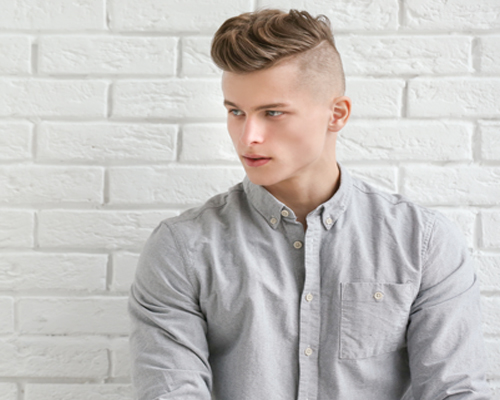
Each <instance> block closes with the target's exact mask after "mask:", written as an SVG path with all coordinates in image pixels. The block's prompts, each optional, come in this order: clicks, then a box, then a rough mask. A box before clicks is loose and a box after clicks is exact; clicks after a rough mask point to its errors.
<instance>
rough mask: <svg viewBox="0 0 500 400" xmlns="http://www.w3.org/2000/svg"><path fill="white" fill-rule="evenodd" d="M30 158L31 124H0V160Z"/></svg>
mask: <svg viewBox="0 0 500 400" xmlns="http://www.w3.org/2000/svg"><path fill="white" fill-rule="evenodd" d="M31 157H32V156H31V124H29V123H24V122H2V123H0V160H1V161H13V160H27V159H30V158H31Z"/></svg>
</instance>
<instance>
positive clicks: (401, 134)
mask: <svg viewBox="0 0 500 400" xmlns="http://www.w3.org/2000/svg"><path fill="white" fill-rule="evenodd" d="M473 131H474V125H473V124H468V123H459V122H458V123H457V122H441V121H409V120H395V121H385V120H373V121H351V122H349V123H348V124H347V125H346V127H345V128H344V129H343V130H342V131H341V132H340V134H339V136H338V140H337V152H338V153H337V154H338V156H339V158H341V159H345V160H358V161H364V160H390V161H392V160H402V161H406V160H413V161H451V160H471V159H472V134H473Z"/></svg>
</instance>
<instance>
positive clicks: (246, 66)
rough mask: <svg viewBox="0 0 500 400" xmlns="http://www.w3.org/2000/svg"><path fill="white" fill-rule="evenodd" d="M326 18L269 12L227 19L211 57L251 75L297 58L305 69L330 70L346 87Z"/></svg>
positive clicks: (225, 68) (228, 68) (223, 66)
mask: <svg viewBox="0 0 500 400" xmlns="http://www.w3.org/2000/svg"><path fill="white" fill-rule="evenodd" d="M330 26H331V25H330V20H329V19H328V17H326V16H324V15H319V16H317V17H313V16H311V14H309V13H308V12H307V11H298V10H290V11H289V12H288V13H286V12H284V11H281V10H271V9H265V10H260V11H255V12H248V13H244V14H241V15H238V16H236V17H232V18H229V19H228V20H226V21H225V22H224V23H223V24H222V25H221V26H220V28H219V29H218V30H217V32H216V33H215V35H214V37H213V40H212V47H211V53H210V54H211V57H212V59H213V61H214V63H215V64H216V65H217V66H218V67H219V68H220V69H222V70H223V71H229V72H235V73H249V72H254V71H259V70H263V69H267V68H270V67H272V66H274V65H275V64H277V63H278V62H281V61H284V60H288V59H291V58H297V59H298V60H299V62H300V66H301V70H302V71H303V72H305V71H306V70H307V69H308V68H309V69H310V68H312V69H313V70H314V71H315V72H320V71H326V72H327V73H328V74H329V75H330V76H331V75H335V78H336V80H339V85H338V86H339V87H340V90H341V91H342V92H343V91H344V88H345V78H344V71H343V68H342V62H341V59H340V54H339V53H338V51H337V48H336V47H335V41H334V39H333V34H332V31H331V27H330Z"/></svg>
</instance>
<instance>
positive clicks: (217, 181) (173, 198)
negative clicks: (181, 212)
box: [109, 166, 244, 205]
mask: <svg viewBox="0 0 500 400" xmlns="http://www.w3.org/2000/svg"><path fill="white" fill-rule="evenodd" d="M243 177H244V171H243V168H242V167H205V168H203V169H201V168H199V167H191V166H182V167H177V166H174V167H116V168H111V169H110V170H109V187H110V204H170V205H172V204H181V205H183V204H199V203H202V202H204V201H206V200H207V199H208V198H209V197H211V196H214V195H215V194H217V193H219V192H223V191H226V190H227V189H228V188H229V187H230V186H232V185H235V184H236V183H238V182H240V181H241V180H242V179H243Z"/></svg>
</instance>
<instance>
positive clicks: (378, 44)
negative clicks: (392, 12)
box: [336, 35, 472, 76]
mask: <svg viewBox="0 0 500 400" xmlns="http://www.w3.org/2000/svg"><path fill="white" fill-rule="evenodd" d="M336 44H337V48H338V50H339V52H340V54H341V57H342V62H343V65H344V69H345V72H346V74H347V75H348V76H350V75H355V74H360V75H363V74H369V75H392V74H447V73H449V74H456V73H468V72H472V66H471V59H470V58H471V46H472V38H471V37H466V36H365V35H359V36H352V35H349V36H338V37H337V39H336Z"/></svg>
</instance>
